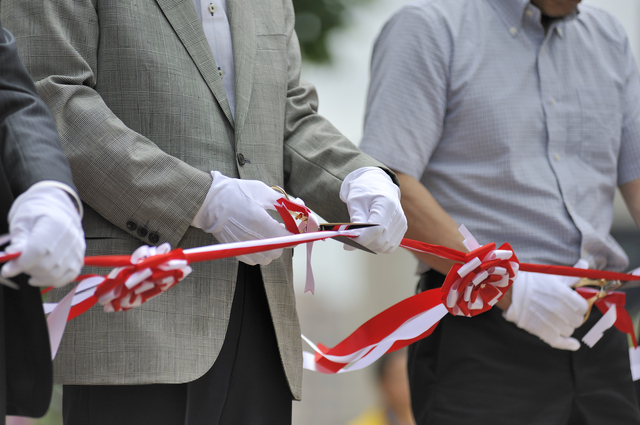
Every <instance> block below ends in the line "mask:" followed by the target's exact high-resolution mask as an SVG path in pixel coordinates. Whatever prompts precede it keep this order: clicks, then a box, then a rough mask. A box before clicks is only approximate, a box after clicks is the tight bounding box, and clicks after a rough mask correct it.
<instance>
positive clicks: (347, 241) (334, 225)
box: [271, 186, 379, 254]
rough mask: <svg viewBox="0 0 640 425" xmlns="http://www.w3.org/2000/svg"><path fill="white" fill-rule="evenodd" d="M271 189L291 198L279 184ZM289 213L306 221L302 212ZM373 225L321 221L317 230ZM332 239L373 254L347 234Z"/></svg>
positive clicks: (286, 197) (359, 227)
mask: <svg viewBox="0 0 640 425" xmlns="http://www.w3.org/2000/svg"><path fill="white" fill-rule="evenodd" d="M271 189H273V190H275V191H276V192H280V193H281V194H282V195H283V196H284V197H285V199H287V200H288V201H290V200H291V198H289V195H288V194H287V192H285V190H284V189H283V188H281V187H280V186H271ZM290 213H291V215H293V216H294V218H295V219H298V220H303V221H307V217H306V216H303V215H302V214H299V213H296V212H293V211H290ZM373 226H379V225H378V224H372V223H321V224H319V225H318V230H320V231H326V230H353V229H364V228H366V227H373ZM333 239H335V240H337V241H339V242H342V243H343V244H345V245H349V246H352V247H354V248H357V249H360V250H362V251H365V252H368V253H371V254H375V252H374V251H372V250H370V249H369V248H367V247H366V246H364V245H362V244H360V243H358V242H356V241H354V240H353V238H350V237H348V236H336V237H334V238H333Z"/></svg>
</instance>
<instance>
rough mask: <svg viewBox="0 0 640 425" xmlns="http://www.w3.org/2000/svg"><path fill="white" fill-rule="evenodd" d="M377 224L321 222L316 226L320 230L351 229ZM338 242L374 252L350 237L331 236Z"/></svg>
mask: <svg viewBox="0 0 640 425" xmlns="http://www.w3.org/2000/svg"><path fill="white" fill-rule="evenodd" d="M373 226H378V224H372V223H322V224H320V225H319V226H318V227H319V229H320V230H353V229H364V228H367V227H373ZM333 239H335V240H337V241H339V242H342V243H343V244H345V245H349V246H352V247H354V248H357V249H360V250H362V251H365V252H368V253H371V254H375V252H374V251H372V250H370V249H369V248H367V247H366V246H364V245H362V244H360V243H358V242H356V241H354V240H353V239H352V238H350V237H348V236H336V237H335V238H333Z"/></svg>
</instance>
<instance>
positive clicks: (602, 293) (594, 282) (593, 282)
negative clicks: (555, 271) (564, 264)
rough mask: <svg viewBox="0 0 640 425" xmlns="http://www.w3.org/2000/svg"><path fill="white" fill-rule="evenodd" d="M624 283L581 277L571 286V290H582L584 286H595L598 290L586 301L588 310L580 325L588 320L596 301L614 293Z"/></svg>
mask: <svg viewBox="0 0 640 425" xmlns="http://www.w3.org/2000/svg"><path fill="white" fill-rule="evenodd" d="M625 283H626V282H622V281H620V280H607V279H588V278H586V277H583V278H581V279H580V281H578V283H576V284H575V285H573V286H572V288H574V289H576V288H582V287H585V286H595V287H596V288H599V291H598V292H597V293H596V294H595V295H594V296H592V297H591V298H589V299H587V303H588V304H589V309H588V310H587V314H585V316H584V321H583V322H582V323H584V322H586V321H587V319H588V318H589V314H591V308H592V307H593V305H594V304H595V303H596V301H598V300H601V299H602V298H604V297H606V296H607V294H609V292H611V291H615V290H616V289H618V288H620V287H621V286H622V285H624V284H625Z"/></svg>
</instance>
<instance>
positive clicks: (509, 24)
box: [490, 0, 580, 37]
mask: <svg viewBox="0 0 640 425" xmlns="http://www.w3.org/2000/svg"><path fill="white" fill-rule="evenodd" d="M490 3H491V5H492V6H493V7H494V9H495V10H496V13H497V15H498V16H499V17H500V19H501V20H502V22H503V23H504V25H505V26H506V28H507V31H509V32H510V33H511V35H514V36H515V35H516V34H517V33H518V32H520V28H521V27H522V22H523V19H524V17H525V13H527V12H529V13H532V14H533V15H531V16H530V18H532V19H536V20H540V17H541V13H540V9H538V8H537V7H535V6H534V5H533V4H531V3H530V2H529V0H491V1H490ZM579 13H580V10H579V9H578V8H576V10H574V11H573V12H571V13H570V14H569V15H568V16H566V17H564V18H563V19H561V20H559V21H558V22H557V23H556V24H554V26H555V27H556V28H557V30H556V32H557V34H558V35H559V36H560V37H563V36H564V32H565V31H564V26H565V23H566V22H569V21H571V20H573V19H575V18H576V16H578V14H579Z"/></svg>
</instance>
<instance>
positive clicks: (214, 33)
mask: <svg viewBox="0 0 640 425" xmlns="http://www.w3.org/2000/svg"><path fill="white" fill-rule="evenodd" d="M193 4H194V5H195V6H196V11H197V12H198V16H199V17H200V22H201V23H202V29H203V30H204V34H205V36H206V37H207V41H208V42H209V47H211V53H213V58H214V59H215V61H216V65H217V66H218V72H219V73H220V76H221V77H222V84H223V85H224V91H225V92H226V93H227V100H228V101H229V107H230V108H231V114H232V115H233V116H234V118H235V77H234V75H233V46H232V43H231V28H230V27H229V18H228V15H227V2H226V0H193Z"/></svg>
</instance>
